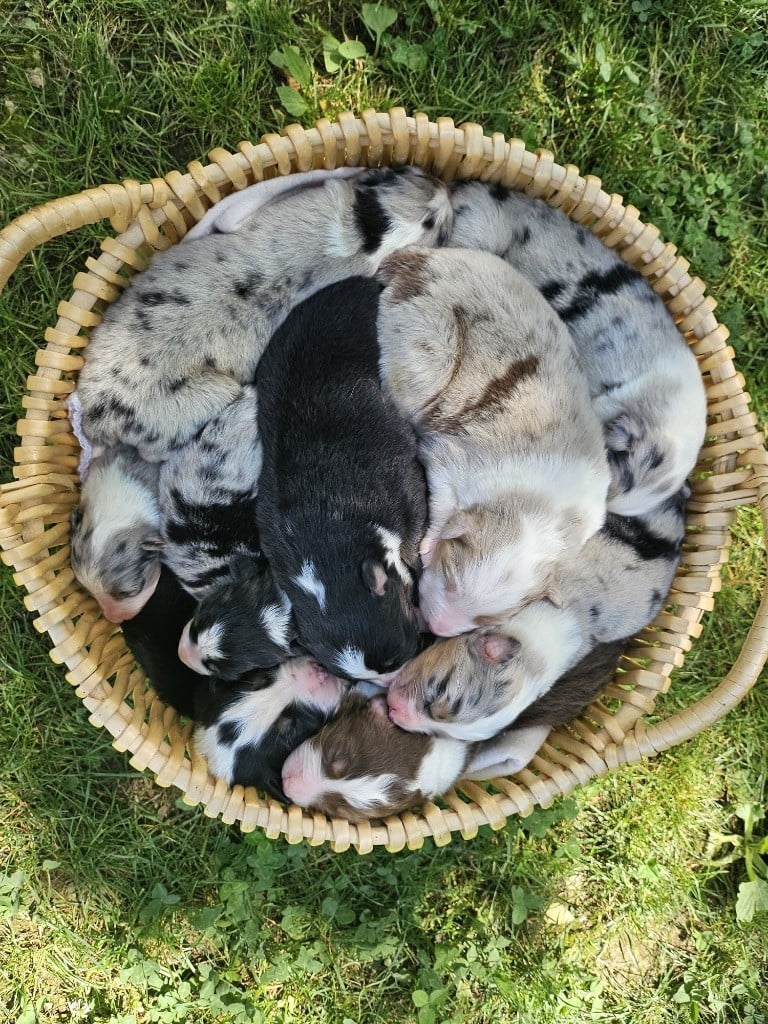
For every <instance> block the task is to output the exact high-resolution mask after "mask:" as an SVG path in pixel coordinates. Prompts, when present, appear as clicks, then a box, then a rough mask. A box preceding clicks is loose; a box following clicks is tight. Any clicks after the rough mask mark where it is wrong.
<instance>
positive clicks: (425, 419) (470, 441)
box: [377, 248, 609, 636]
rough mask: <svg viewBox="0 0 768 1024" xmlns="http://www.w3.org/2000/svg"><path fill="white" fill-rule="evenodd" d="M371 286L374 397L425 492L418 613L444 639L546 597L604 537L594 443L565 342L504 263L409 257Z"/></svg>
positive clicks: (559, 326)
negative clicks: (406, 430)
mask: <svg viewBox="0 0 768 1024" xmlns="http://www.w3.org/2000/svg"><path fill="white" fill-rule="evenodd" d="M377 276H378V280H379V281H380V282H382V283H383V284H384V285H385V287H384V290H383V291H382V293H381V297H380V300H379V315H378V333H379V346H380V350H381V355H380V370H381V377H382V385H383V387H384V390H385V391H386V392H387V393H388V394H389V395H391V397H392V398H393V400H394V402H395V404H396V406H397V407H398V408H399V410H400V411H401V413H402V414H403V415H404V416H405V417H406V419H408V420H409V422H410V423H411V424H412V425H413V426H414V428H415V429H416V432H417V434H418V437H419V456H420V458H421V460H422V462H423V464H424V467H425V469H426V473H427V483H428V487H429V526H428V529H427V533H426V536H425V538H424V540H423V542H422V545H421V554H422V560H423V562H424V573H423V576H422V578H421V582H420V585H419V601H420V606H421V611H422V614H423V615H424V617H425V619H426V620H427V622H428V624H429V628H430V630H431V631H432V632H433V633H435V634H438V635H440V636H452V635H455V634H457V633H462V632H465V631H467V630H469V629H472V628H474V627H475V626H477V625H479V624H480V622H481V621H482V620H483V619H485V618H487V617H489V616H492V617H498V616H504V615H508V614H510V613H511V612H513V611H514V610H515V609H516V608H517V607H519V606H520V605H521V604H522V603H523V602H525V601H531V600H533V599H534V598H537V597H540V596H541V595H542V594H543V593H547V592H548V590H549V587H550V582H551V580H552V578H553V575H554V572H555V570H556V568H557V566H558V565H559V564H560V563H561V562H562V561H563V560H567V559H569V558H571V557H572V556H573V555H575V553H576V552H577V551H578V550H579V549H580V548H581V546H582V545H583V544H584V542H585V541H586V540H587V539H588V538H589V537H591V536H592V534H594V533H595V531H596V530H598V529H599V528H600V526H601V525H602V522H603V519H604V517H605V499H606V493H607V489H608V481H609V474H608V466H607V461H606V456H605V450H604V445H603V437H602V431H601V428H600V423H599V421H598V419H597V416H596V415H595V411H594V409H593V408H592V404H591V402H590V397H589V392H588V389H587V384H586V380H585V379H584V374H583V373H582V371H581V367H580V365H579V361H578V356H577V354H576V350H575V348H574V345H573V342H572V340H571V338H570V335H569V334H568V331H567V329H566V328H565V326H564V325H563V323H562V321H561V320H560V319H559V318H558V317H557V315H556V314H555V313H554V311H553V310H552V309H551V307H550V306H549V305H548V304H547V303H546V302H545V301H544V299H543V298H542V296H541V294H540V293H539V292H538V291H537V290H536V289H535V288H534V287H533V286H532V285H531V284H530V283H529V282H527V281H526V280H525V279H524V278H523V277H522V276H521V275H520V274H518V273H517V271H515V270H513V269H512V267H510V266H509V265H508V264H507V263H505V262H504V261H503V260H500V259H499V258H498V257H496V256H493V255H491V254H489V253H485V252H470V251H467V250H461V249H436V250H429V249H418V248H412V249H409V250H406V251H404V252H401V253H395V254H394V255H392V256H389V257H388V258H387V259H386V260H384V262H383V263H382V266H381V269H380V270H379V273H378V275H377Z"/></svg>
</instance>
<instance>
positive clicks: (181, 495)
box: [159, 385, 261, 600]
mask: <svg viewBox="0 0 768 1024" xmlns="http://www.w3.org/2000/svg"><path fill="white" fill-rule="evenodd" d="M260 472H261V441H260V440H259V431H258V403H257V400H256V389H255V388H254V387H252V386H250V385H248V386H245V387H243V388H242V391H241V393H240V394H239V395H238V397H237V398H235V399H234V400H233V401H232V402H230V404H229V405H228V406H227V407H226V408H225V409H224V410H223V411H222V412H221V413H219V415H218V416H216V417H214V418H213V419H212V420H211V421H210V422H209V423H207V424H206V425H205V426H204V427H202V428H201V429H200V430H199V431H198V433H197V434H196V435H195V437H193V438H192V439H191V440H190V441H188V442H187V443H186V444H185V445H184V446H183V447H182V448H179V449H178V450H177V451H175V452H173V453H172V454H171V455H170V456H169V458H168V459H167V460H166V461H165V462H164V463H162V465H161V467H160V485H159V502H160V509H161V512H162V515H163V535H164V539H165V544H164V549H163V561H164V562H165V564H166V565H167V566H168V567H169V568H170V569H171V570H172V571H173V572H174V573H175V575H176V576H177V578H178V579H179V581H180V582H181V584H182V586H183V587H184V588H185V589H186V590H188V591H189V593H190V594H192V595H193V596H195V597H196V598H198V600H200V599H202V598H203V597H205V596H206V595H208V594H210V593H211V592H213V591H215V590H216V589H217V588H218V587H220V586H223V585H225V584H227V583H228V582H230V580H231V574H230V565H231V563H232V560H233V558H234V557H235V556H237V555H241V556H243V555H244V556H249V557H251V558H252V559H254V560H256V561H257V560H259V558H260V556H261V548H260V544H259V532H258V527H257V525H256V495H257V492H258V481H259V473H260Z"/></svg>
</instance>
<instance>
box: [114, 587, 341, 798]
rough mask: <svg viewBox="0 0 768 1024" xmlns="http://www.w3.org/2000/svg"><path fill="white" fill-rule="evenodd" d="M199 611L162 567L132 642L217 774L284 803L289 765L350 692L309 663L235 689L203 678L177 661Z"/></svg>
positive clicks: (127, 630) (132, 627) (130, 632)
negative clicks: (184, 633)
mask: <svg viewBox="0 0 768 1024" xmlns="http://www.w3.org/2000/svg"><path fill="white" fill-rule="evenodd" d="M193 610H194V599H193V598H192V597H190V595H189V594H187V593H186V591H184V590H183V589H182V587H181V586H180V585H179V583H178V581H177V580H176V578H175V577H174V576H173V574H172V573H171V572H170V571H169V570H168V569H166V568H163V570H162V572H161V575H160V580H159V582H158V585H157V588H156V589H155V591H154V593H153V594H152V596H151V597H150V598H149V600H148V601H147V603H146V604H145V606H144V607H143V608H142V610H141V611H140V612H139V613H138V614H137V615H136V616H135V617H134V618H132V619H130V620H129V621H127V622H125V623H124V624H123V634H124V636H125V639H126V642H127V643H128V646H129V647H130V649H131V651H132V652H133V655H134V657H135V658H136V660H137V661H138V663H139V664H140V665H141V667H142V668H143V669H144V671H145V672H146V674H147V676H148V677H149V679H150V680H151V682H152V685H153V686H154V688H155V690H156V691H157V693H158V695H159V697H160V699H161V700H162V701H163V702H164V703H166V704H168V705H170V706H171V707H173V708H175V709H176V710H177V711H178V712H179V713H180V714H182V715H185V716H186V717H187V718H191V719H192V720H193V721H194V722H195V723H196V724H197V728H196V730H195V739H194V742H195V748H196V749H197V750H198V751H199V752H200V753H202V754H204V755H205V757H206V758H207V760H208V767H209V769H210V771H211V773H212V774H213V775H215V776H216V777H219V778H223V779H226V781H227V782H228V783H229V784H230V785H234V784H237V783H239V784H240V785H243V786H255V787H256V788H257V789H262V790H265V791H266V792H267V793H269V794H270V795H271V796H274V797H276V798H277V799H279V800H285V795H284V794H283V791H282V785H281V781H280V773H281V769H282V765H283V762H284V761H285V759H286V757H287V756H288V754H289V753H290V752H291V751H292V750H293V749H294V748H295V747H296V746H298V745H299V744H300V743H303V742H304V740H305V739H307V738H308V737H309V736H312V735H313V734H314V733H315V732H317V731H318V730H319V729H320V728H321V727H322V726H323V725H324V724H325V722H326V721H328V720H329V719H330V718H331V716H332V715H333V714H334V713H335V712H336V711H337V709H338V707H339V704H340V703H341V698H342V695H343V693H344V691H345V689H346V687H345V685H344V683H343V682H342V681H341V680H339V679H336V678H334V677H333V676H331V675H329V674H328V673H327V672H326V671H325V670H324V669H322V668H321V667H320V666H319V665H318V664H317V663H315V662H313V661H311V660H310V659H308V658H295V659H292V660H290V661H288V662H286V663H285V664H283V665H280V666H279V667H277V668H272V669H269V670H267V671H262V672H258V673H253V674H252V675H251V676H249V677H248V679H245V680H240V681H239V682H237V683H234V684H228V683H226V682H223V681H221V680H220V679H217V678H216V677H215V676H212V675H211V676H208V677H206V678H204V677H203V676H201V675H199V674H198V673H197V672H194V671H192V669H190V668H189V667H187V666H186V665H184V664H182V663H181V662H180V661H179V658H178V656H177V648H178V645H179V640H180V637H181V632H182V629H183V627H184V623H185V622H187V620H188V619H189V618H190V616H191V614H192V612H193Z"/></svg>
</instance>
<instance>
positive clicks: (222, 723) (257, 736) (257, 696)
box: [195, 658, 345, 800]
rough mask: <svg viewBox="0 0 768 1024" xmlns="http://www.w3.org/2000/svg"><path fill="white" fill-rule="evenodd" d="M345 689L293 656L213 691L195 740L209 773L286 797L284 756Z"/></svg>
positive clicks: (313, 729)
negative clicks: (247, 677)
mask: <svg viewBox="0 0 768 1024" xmlns="http://www.w3.org/2000/svg"><path fill="white" fill-rule="evenodd" d="M344 692H345V685H344V683H343V682H342V681H341V680H340V679H337V678H335V677H334V676H331V675H329V673H327V672H326V671H325V669H323V668H321V666H320V665H318V664H317V662H314V661H312V660H310V659H309V658H292V659H290V660H289V661H287V662H285V663H284V664H282V665H279V666H278V667H277V668H274V669H270V670H267V671H265V672H260V673H257V674H256V675H255V676H253V677H252V678H251V679H250V680H249V681H248V682H244V683H242V684H240V685H238V686H237V687H226V688H219V689H218V690H217V691H214V694H213V696H212V697H211V701H212V705H213V706H211V707H210V708H209V709H208V714H207V715H206V724H205V725H201V726H200V727H198V729H197V731H196V733H195V746H196V748H197V750H198V751H199V752H200V753H202V754H204V755H205V757H206V758H207V759H208V767H209V769H210V771H211V773H212V774H213V775H215V776H217V777H220V778H224V779H226V780H227V782H228V783H229V784H230V785H234V784H240V785H242V786H256V787H257V788H259V789H264V790H266V791H267V792H268V793H269V794H270V795H271V796H274V797H275V798H276V799H278V800H285V799H286V796H285V794H284V793H283V790H282V785H281V779H280V771H281V769H282V766H283V762H284V761H285V759H286V757H287V756H288V755H289V754H290V753H291V751H292V750H294V749H295V748H296V747H297V746H299V745H300V744H301V743H303V742H304V741H305V740H306V739H308V737H310V736H313V735H314V734H315V733H316V732H318V731H319V730H320V729H321V728H322V726H323V725H324V724H325V723H326V722H327V721H328V720H329V719H330V718H331V717H332V715H333V714H335V712H336V711H337V710H338V708H339V705H340V703H341V700H342V697H343V694H344Z"/></svg>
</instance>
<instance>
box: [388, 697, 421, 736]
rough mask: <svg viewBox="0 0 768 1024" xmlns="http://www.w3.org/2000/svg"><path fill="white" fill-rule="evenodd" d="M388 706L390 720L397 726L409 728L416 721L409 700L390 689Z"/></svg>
mask: <svg viewBox="0 0 768 1024" xmlns="http://www.w3.org/2000/svg"><path fill="white" fill-rule="evenodd" d="M387 704H388V706H389V720H390V722H394V724H395V725H400V726H402V727H403V728H407V727H408V726H409V725H412V724H413V723H414V720H415V716H414V709H413V707H412V706H411V704H409V702H408V700H407V698H405V697H403V696H402V694H400V693H398V692H397V691H396V690H393V689H390V690H389V691H388V692H387Z"/></svg>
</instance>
